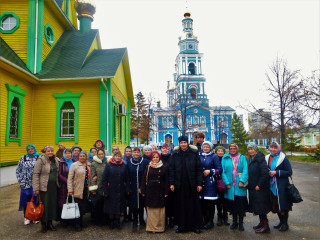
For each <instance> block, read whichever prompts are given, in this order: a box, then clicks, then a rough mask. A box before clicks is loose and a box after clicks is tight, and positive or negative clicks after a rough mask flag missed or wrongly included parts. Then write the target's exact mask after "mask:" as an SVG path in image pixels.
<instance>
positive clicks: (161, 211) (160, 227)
mask: <svg viewBox="0 0 320 240" xmlns="http://www.w3.org/2000/svg"><path fill="white" fill-rule="evenodd" d="M147 216H148V218H147V228H146V230H147V231H149V232H164V231H165V228H166V221H165V217H166V210H165V207H162V208H151V207H147Z"/></svg>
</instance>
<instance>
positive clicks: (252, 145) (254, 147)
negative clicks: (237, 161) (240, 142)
mask: <svg viewBox="0 0 320 240" xmlns="http://www.w3.org/2000/svg"><path fill="white" fill-rule="evenodd" d="M249 148H252V149H254V150H256V152H258V151H259V148H258V146H257V145H256V144H255V143H254V142H250V143H248V146H247V150H249Z"/></svg>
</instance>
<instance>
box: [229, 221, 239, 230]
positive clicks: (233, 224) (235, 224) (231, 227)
mask: <svg viewBox="0 0 320 240" xmlns="http://www.w3.org/2000/svg"><path fill="white" fill-rule="evenodd" d="M237 227H238V223H237V222H234V223H232V224H231V226H230V229H232V230H235V229H236V228H237Z"/></svg>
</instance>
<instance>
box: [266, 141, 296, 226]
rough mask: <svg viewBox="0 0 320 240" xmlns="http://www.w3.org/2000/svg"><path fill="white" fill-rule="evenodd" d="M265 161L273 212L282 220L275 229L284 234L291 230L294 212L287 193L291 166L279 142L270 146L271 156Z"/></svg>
mask: <svg viewBox="0 0 320 240" xmlns="http://www.w3.org/2000/svg"><path fill="white" fill-rule="evenodd" d="M265 159H266V161H267V164H268V167H269V169H270V171H269V176H270V191H271V192H270V195H271V204H272V212H273V213H277V214H278V217H279V220H280V223H279V224H278V225H276V226H274V228H276V229H279V231H282V232H284V231H287V230H288V229H289V226H288V218H289V211H291V210H292V203H291V202H290V201H289V200H288V198H287V192H286V190H287V187H288V185H289V177H291V175H292V168H291V164H290V162H289V160H288V158H287V156H286V155H285V154H284V153H283V152H282V151H281V147H280V145H279V144H278V143H277V142H272V143H271V144H270V154H269V155H267V156H266V158H265Z"/></svg>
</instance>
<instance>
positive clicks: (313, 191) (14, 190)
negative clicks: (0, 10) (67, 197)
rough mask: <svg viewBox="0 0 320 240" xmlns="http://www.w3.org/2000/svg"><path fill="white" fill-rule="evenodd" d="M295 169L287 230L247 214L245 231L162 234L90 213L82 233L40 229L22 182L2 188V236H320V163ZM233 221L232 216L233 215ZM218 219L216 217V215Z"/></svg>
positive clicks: (213, 239) (214, 238)
mask: <svg viewBox="0 0 320 240" xmlns="http://www.w3.org/2000/svg"><path fill="white" fill-rule="evenodd" d="M291 164H292V167H293V172H294V183H295V185H296V186H297V187H298V189H299V191H300V193H301V195H302V197H303V200H304V201H303V202H302V203H299V204H295V205H294V206H293V211H292V212H290V217H289V226H290V230H289V231H287V232H284V233H282V232H279V231H278V230H275V229H273V228H272V229H271V233H270V234H264V235H258V234H255V233H254V231H253V230H252V226H253V225H255V224H256V222H257V219H258V217H257V216H252V214H247V217H246V218H245V224H244V227H245V231H244V232H240V231H239V230H235V231H232V230H230V229H229V228H228V227H225V226H222V227H217V226H215V227H214V228H213V229H211V230H208V231H203V233H202V234H200V235H198V234H195V233H185V234H176V233H174V230H173V229H168V230H167V231H166V232H165V233H162V234H150V233H146V232H145V229H138V230H136V231H133V230H132V227H131V225H130V224H125V225H124V228H123V230H121V231H119V230H112V231H111V230H109V228H107V227H106V226H104V227H102V226H94V225H91V224H90V221H89V218H90V216H89V215H87V216H85V222H87V223H88V227H87V228H85V229H84V230H83V231H82V232H80V233H78V232H76V231H75V230H74V228H72V227H68V228H66V229H64V228H63V227H62V226H61V225H60V224H59V223H55V225H56V226H57V229H58V231H57V232H51V231H48V232H47V233H46V234H43V233H40V224H37V225H34V224H33V225H30V226H24V225H23V217H22V213H21V212H18V211H17V209H18V204H19V186H18V185H17V184H15V185H11V186H7V187H2V188H0V200H1V201H0V239H2V240H4V239H64V240H66V239H73V240H75V239H130V240H135V239H139V240H141V239H153V240H154V239H175V240H178V239H211V240H218V239H228V240H232V239H246V240H247V239H290V240H291V239H307V240H311V239H320V204H319V201H320V187H319V186H320V184H319V183H320V181H319V176H320V172H319V170H320V164H316V163H305V162H297V161H291ZM230 221H231V219H230ZM269 221H270V225H271V227H272V226H273V225H274V224H277V223H278V219H277V217H276V216H275V215H274V214H269ZM215 222H216V219H215Z"/></svg>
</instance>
